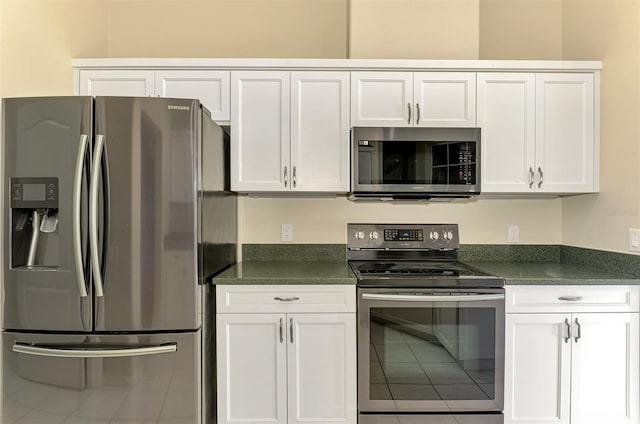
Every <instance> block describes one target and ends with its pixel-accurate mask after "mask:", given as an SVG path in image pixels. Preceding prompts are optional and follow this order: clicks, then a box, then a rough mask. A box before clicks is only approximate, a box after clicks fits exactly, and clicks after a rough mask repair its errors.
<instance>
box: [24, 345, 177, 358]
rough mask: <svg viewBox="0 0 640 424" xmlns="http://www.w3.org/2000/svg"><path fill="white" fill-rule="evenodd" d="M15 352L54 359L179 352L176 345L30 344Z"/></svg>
mask: <svg viewBox="0 0 640 424" xmlns="http://www.w3.org/2000/svg"><path fill="white" fill-rule="evenodd" d="M12 350H13V351H14V352H17V353H24V354H26V355H36V356H47V357H53V358H86V359H94V358H125V357H130V356H147V355H157V354H160V353H172V352H176V351H177V350H178V345H177V344H176V343H170V344H163V345H159V346H144V347H134V348H122V349H117V348H116V349H101V348H94V349H91V348H83V347H81V346H79V345H70V346H69V347H68V348H64V347H50V346H34V345H30V344H23V343H15V344H14V345H13V349H12Z"/></svg>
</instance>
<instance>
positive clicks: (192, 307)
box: [0, 96, 236, 424]
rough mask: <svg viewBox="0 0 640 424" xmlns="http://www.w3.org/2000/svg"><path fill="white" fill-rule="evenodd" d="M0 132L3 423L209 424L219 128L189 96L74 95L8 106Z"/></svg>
mask: <svg viewBox="0 0 640 424" xmlns="http://www.w3.org/2000/svg"><path fill="white" fill-rule="evenodd" d="M2 128H3V148H4V153H3V157H4V184H5V186H4V192H5V198H4V199H3V200H4V208H3V209H4V211H3V225H4V241H3V251H4V254H3V264H4V265H3V266H4V268H3V273H4V279H3V282H2V288H3V309H2V314H3V322H2V324H3V333H2V343H3V351H2V355H3V356H2V374H3V384H2V391H3V401H2V415H1V419H0V422H2V423H3V424H7V423H13V422H27V423H29V422H47V423H58V422H63V423H93V422H96V423H103V422H104V423H107V422H109V423H120V422H123V423H124V422H127V423H156V422H157V423H189V424H191V423H197V422H203V421H204V422H206V421H208V420H209V417H210V416H213V415H212V408H213V407H214V406H213V404H212V403H211V402H209V399H210V400H211V401H213V399H214V398H215V396H214V394H213V389H212V387H215V385H214V381H213V377H212V372H213V371H212V368H210V367H209V362H208V359H211V360H213V361H215V359H214V353H213V352H212V351H209V350H210V349H212V347H213V346H212V344H211V340H213V337H212V335H211V334H209V330H210V329H211V331H213V327H214V326H212V325H210V324H211V319H212V316H213V315H212V313H213V311H212V310H211V309H212V307H213V306H211V308H209V302H210V300H212V297H213V290H211V289H210V285H209V284H206V283H207V281H208V279H209V277H210V276H212V275H214V274H216V273H217V272H219V271H221V270H223V269H225V268H226V267H228V266H230V265H231V264H233V263H234V262H235V248H236V197H235V195H234V194H233V193H230V192H228V191H226V188H227V187H228V159H227V150H228V145H227V143H228V138H227V137H226V136H225V135H224V133H223V131H222V129H221V128H220V127H218V126H217V125H216V124H215V123H214V122H213V121H212V120H211V118H210V115H209V114H208V111H206V109H204V108H203V107H202V106H201V105H200V104H199V102H198V101H197V100H185V99H165V98H150V97H148V98H128V97H96V98H92V97H79V96H74V97H71V96H69V97H41V98H11V99H4V100H3V122H2ZM203 348H204V349H206V350H205V353H206V354H205V355H202V351H203ZM209 356H210V357H211V358H209Z"/></svg>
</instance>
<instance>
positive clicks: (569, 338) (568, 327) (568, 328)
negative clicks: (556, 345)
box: [564, 318, 571, 343]
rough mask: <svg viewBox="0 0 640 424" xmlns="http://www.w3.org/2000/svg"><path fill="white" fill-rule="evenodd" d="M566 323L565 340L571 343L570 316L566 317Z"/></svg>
mask: <svg viewBox="0 0 640 424" xmlns="http://www.w3.org/2000/svg"><path fill="white" fill-rule="evenodd" d="M564 323H565V325H566V326H567V337H565V338H564V342H565V343H569V340H571V324H569V319H568V318H565V319H564Z"/></svg>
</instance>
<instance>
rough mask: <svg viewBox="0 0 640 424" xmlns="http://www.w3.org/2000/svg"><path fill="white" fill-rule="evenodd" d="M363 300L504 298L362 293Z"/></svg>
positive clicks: (492, 297) (493, 297)
mask: <svg viewBox="0 0 640 424" xmlns="http://www.w3.org/2000/svg"><path fill="white" fill-rule="evenodd" d="M362 298H363V299H365V300H392V301H400V302H482V301H487V300H504V294H467V295H458V296H456V295H444V296H442V295H410V294H406V295H405V294H377V293H363V294H362Z"/></svg>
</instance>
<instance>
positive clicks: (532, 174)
mask: <svg viewBox="0 0 640 424" xmlns="http://www.w3.org/2000/svg"><path fill="white" fill-rule="evenodd" d="M534 176H535V173H534V172H533V168H532V167H529V188H533V183H534V181H533V178H534Z"/></svg>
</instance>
